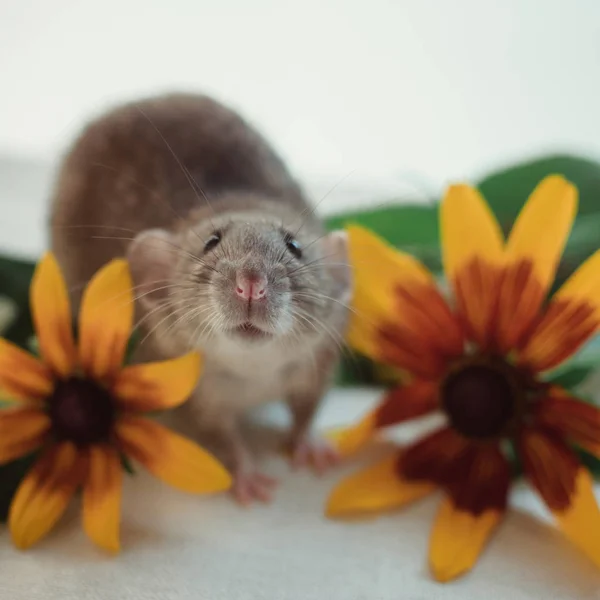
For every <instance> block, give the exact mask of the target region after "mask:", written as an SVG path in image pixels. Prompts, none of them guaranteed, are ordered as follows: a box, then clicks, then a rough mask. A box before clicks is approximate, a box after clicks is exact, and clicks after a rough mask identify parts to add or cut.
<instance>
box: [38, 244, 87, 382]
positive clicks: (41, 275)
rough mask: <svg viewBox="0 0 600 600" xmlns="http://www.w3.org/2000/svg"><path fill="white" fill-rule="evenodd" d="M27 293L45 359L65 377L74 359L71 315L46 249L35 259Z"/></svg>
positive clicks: (58, 274)
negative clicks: (34, 266)
mask: <svg viewBox="0 0 600 600" xmlns="http://www.w3.org/2000/svg"><path fill="white" fill-rule="evenodd" d="M29 295H30V304H31V315H32V318H33V322H34V324H35V331H36V333H37V338H38V342H39V346H40V352H41V354H42V357H43V358H44V362H46V364H48V365H49V366H50V367H51V368H52V370H53V371H54V372H55V373H57V374H58V375H60V376H61V377H63V378H64V377H68V376H69V375H70V374H71V373H72V372H73V369H74V367H75V364H76V360H77V351H76V348H75V340H74V338H73V316H72V314H71V303H70V301H69V292H68V291H67V286H66V284H65V280H64V278H63V276H62V273H61V271H60V267H59V265H58V262H57V261H56V258H55V257H54V255H53V254H52V253H50V252H47V253H46V254H45V255H44V257H43V258H42V259H41V260H40V262H39V263H38V265H37V267H36V269H35V273H34V274H33V278H32V279H31V286H30V288H29Z"/></svg>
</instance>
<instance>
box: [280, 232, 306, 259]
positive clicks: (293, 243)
mask: <svg viewBox="0 0 600 600" xmlns="http://www.w3.org/2000/svg"><path fill="white" fill-rule="evenodd" d="M283 240H284V242H285V245H286V248H287V249H288V250H289V251H290V254H291V255H292V256H294V257H295V258H302V248H300V243H299V242H298V241H297V240H295V239H294V238H293V237H292V234H291V233H286V234H285V235H284V238H283Z"/></svg>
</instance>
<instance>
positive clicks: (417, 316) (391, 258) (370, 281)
mask: <svg viewBox="0 0 600 600" xmlns="http://www.w3.org/2000/svg"><path fill="white" fill-rule="evenodd" d="M348 234H349V240H350V260H351V262H352V266H353V269H354V288H355V289H354V299H353V308H354V312H353V316H352V319H351V323H350V329H349V333H348V341H349V344H350V345H351V346H352V347H354V348H355V349H356V350H358V351H359V352H362V353H363V354H365V355H366V356H369V357H370V358H373V359H375V360H377V361H380V362H384V363H389V364H393V365H395V366H400V367H402V368H407V369H408V370H412V369H413V368H422V369H425V368H428V369H429V370H432V369H434V370H439V368H440V365H439V362H440V360H441V359H442V358H443V356H444V355H445V354H452V355H454V354H456V353H457V352H460V351H461V350H462V334H461V332H460V329H459V328H458V325H457V323H456V321H455V320H454V318H453V316H452V314H451V312H450V310H449V309H448V307H447V305H446V303H445V301H444V300H443V298H442V297H441V296H440V294H439V292H438V291H437V289H436V287H435V282H434V280H433V277H432V276H431V274H430V273H429V271H428V270H427V269H426V268H425V267H424V266H423V265H422V264H421V263H420V262H418V261H417V260H415V259H414V258H413V257H412V256H409V255H408V254H404V253H402V252H399V251H397V250H395V249H394V248H392V247H391V246H390V245H388V244H387V243H386V242H384V241H383V240H381V239H380V238H378V237H377V236H376V235H374V234H373V233H371V232H369V231H368V230H366V229H363V228H361V227H358V226H352V227H349V228H348ZM442 330H443V331H444V335H438V333H439V332H440V331H442ZM383 346H385V347H383ZM436 352H437V354H435V353H436ZM432 353H434V354H435V355H432ZM415 355H418V356H417V358H416V359H415V358H414V356H415ZM438 355H439V356H438ZM421 356H422V359H421V360H419V357H421ZM423 363H427V365H425V366H424V365H423ZM442 366H443V365H442Z"/></svg>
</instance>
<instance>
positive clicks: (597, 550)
mask: <svg viewBox="0 0 600 600" xmlns="http://www.w3.org/2000/svg"><path fill="white" fill-rule="evenodd" d="M554 516H555V517H556V520H557V522H558V525H559V526H560V528H561V530H562V532H563V533H564V534H565V535H566V536H567V538H568V539H569V540H570V541H571V542H572V543H573V544H575V545H576V546H577V547H578V548H580V549H581V550H583V552H585V553H586V554H587V555H588V556H589V557H590V558H591V559H592V561H593V562H594V563H595V564H596V565H597V566H598V567H600V510H599V509H598V503H597V501H596V498H595V496H594V482H593V480H592V478H591V476H590V474H589V473H588V472H587V470H586V469H583V468H581V469H579V471H578V473H577V477H576V479H575V490H574V492H573V496H572V498H571V503H570V505H569V507H568V508H567V509H566V510H565V511H562V512H560V511H554Z"/></svg>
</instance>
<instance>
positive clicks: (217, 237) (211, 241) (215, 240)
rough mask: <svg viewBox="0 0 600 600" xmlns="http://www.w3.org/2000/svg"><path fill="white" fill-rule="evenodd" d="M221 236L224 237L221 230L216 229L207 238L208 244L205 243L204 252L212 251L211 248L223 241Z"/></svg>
mask: <svg viewBox="0 0 600 600" xmlns="http://www.w3.org/2000/svg"><path fill="white" fill-rule="evenodd" d="M221 237H222V235H221V232H220V231H215V232H214V233H213V234H212V235H211V236H210V237H209V238H208V239H207V240H206V244H204V252H210V251H211V250H214V249H215V248H216V247H217V246H218V245H219V242H220V241H221Z"/></svg>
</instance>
